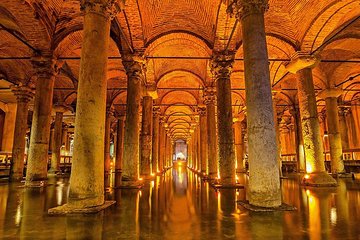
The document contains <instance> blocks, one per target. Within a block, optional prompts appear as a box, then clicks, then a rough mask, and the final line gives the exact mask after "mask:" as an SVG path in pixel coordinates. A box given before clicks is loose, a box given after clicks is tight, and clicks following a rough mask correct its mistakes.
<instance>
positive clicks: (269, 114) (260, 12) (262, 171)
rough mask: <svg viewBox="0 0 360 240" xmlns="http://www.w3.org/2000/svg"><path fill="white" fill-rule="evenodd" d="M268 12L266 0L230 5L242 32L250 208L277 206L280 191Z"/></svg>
mask: <svg viewBox="0 0 360 240" xmlns="http://www.w3.org/2000/svg"><path fill="white" fill-rule="evenodd" d="M267 9H268V1H267V0H235V1H232V4H230V6H229V10H230V11H231V12H232V13H233V14H236V17H237V18H238V19H239V20H241V23H242V32H243V50H244V68H245V88H246V114H247V115H246V116H247V133H248V143H249V146H248V148H249V172H250V175H249V184H248V188H247V197H248V199H249V203H250V204H252V205H255V206H261V207H277V206H280V205H281V191H280V177H279V170H278V166H279V165H278V162H277V144H276V135H275V124H274V110H273V106H272V93H271V85H270V76H269V75H270V73H269V61H268V53H267V46H266V36H265V23H264V12H265V11H266V10H267ZM219 131H220V129H219Z"/></svg>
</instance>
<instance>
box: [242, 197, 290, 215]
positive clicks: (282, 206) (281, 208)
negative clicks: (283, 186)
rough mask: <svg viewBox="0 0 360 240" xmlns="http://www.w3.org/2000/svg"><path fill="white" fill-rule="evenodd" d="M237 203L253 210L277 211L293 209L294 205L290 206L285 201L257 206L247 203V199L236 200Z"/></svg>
mask: <svg viewBox="0 0 360 240" xmlns="http://www.w3.org/2000/svg"><path fill="white" fill-rule="evenodd" d="M237 203H238V204H239V205H241V206H243V207H244V208H245V209H247V210H250V211H254V212H279V211H295V210H296V207H293V206H290V205H288V204H286V203H282V204H281V205H280V206H278V207H259V206H254V205H252V204H250V203H249V201H242V200H241V201H237Z"/></svg>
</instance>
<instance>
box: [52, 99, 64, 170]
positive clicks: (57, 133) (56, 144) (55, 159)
mask: <svg viewBox="0 0 360 240" xmlns="http://www.w3.org/2000/svg"><path fill="white" fill-rule="evenodd" d="M53 109H54V112H55V114H56V115H55V127H54V139H53V142H52V147H51V148H52V154H51V167H50V169H49V173H53V174H54V173H58V172H59V171H60V159H61V152H60V151H61V145H62V136H61V135H62V122H63V115H64V112H66V111H67V108H66V107H65V106H62V105H55V106H54V107H53Z"/></svg>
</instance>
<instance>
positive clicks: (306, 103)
mask: <svg viewBox="0 0 360 240" xmlns="http://www.w3.org/2000/svg"><path fill="white" fill-rule="evenodd" d="M316 63H317V59H316V58H314V57H312V56H308V55H306V54H304V53H301V52H297V53H296V54H295V55H294V56H293V57H292V61H291V63H289V64H288V65H287V70H288V71H289V72H291V73H297V75H298V82H297V85H298V99H299V107H300V116H301V124H302V135H303V140H304V149H305V158H306V172H307V173H308V174H307V175H305V177H304V179H303V184H305V185H311V186H336V181H335V180H334V179H333V178H332V177H330V176H329V175H328V174H327V173H326V171H325V163H324V160H325V159H324V154H323V144H322V140H321V135H320V125H319V119H318V112H317V106H316V97H315V90H314V84H313V79H312V71H311V68H312V67H314V66H315V65H316Z"/></svg>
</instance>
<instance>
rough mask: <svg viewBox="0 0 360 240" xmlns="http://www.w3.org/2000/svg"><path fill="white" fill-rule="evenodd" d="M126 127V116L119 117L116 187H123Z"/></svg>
mask: <svg viewBox="0 0 360 240" xmlns="http://www.w3.org/2000/svg"><path fill="white" fill-rule="evenodd" d="M124 125H125V116H119V117H118V120H117V130H116V131H117V134H116V137H117V139H116V157H115V187H116V188H117V187H120V186H121V169H122V158H123V152H124Z"/></svg>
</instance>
